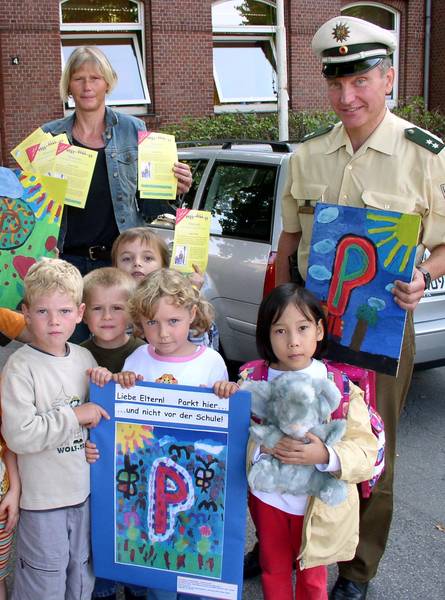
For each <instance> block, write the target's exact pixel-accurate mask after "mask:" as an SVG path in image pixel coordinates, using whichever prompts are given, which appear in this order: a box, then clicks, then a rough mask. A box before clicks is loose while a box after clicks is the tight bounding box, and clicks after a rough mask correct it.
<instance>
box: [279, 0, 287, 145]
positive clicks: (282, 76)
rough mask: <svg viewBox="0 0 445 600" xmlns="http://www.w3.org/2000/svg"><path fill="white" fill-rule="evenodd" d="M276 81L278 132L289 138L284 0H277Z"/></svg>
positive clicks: (281, 138)
mask: <svg viewBox="0 0 445 600" xmlns="http://www.w3.org/2000/svg"><path fill="white" fill-rule="evenodd" d="M277 80H278V81H277V83H278V132H279V139H280V140H288V139H289V119H288V114H289V94H288V93H287V60H286V29H285V27H284V0H277Z"/></svg>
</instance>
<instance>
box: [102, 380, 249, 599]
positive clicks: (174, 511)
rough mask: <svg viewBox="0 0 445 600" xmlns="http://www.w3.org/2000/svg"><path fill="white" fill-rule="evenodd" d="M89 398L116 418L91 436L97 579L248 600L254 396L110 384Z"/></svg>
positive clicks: (152, 385)
mask: <svg viewBox="0 0 445 600" xmlns="http://www.w3.org/2000/svg"><path fill="white" fill-rule="evenodd" d="M91 399H92V401H94V402H97V403H98V404H101V405H102V406H103V407H104V408H105V409H106V410H107V412H108V413H109V414H110V415H112V418H111V420H110V421H106V422H105V421H102V422H101V423H100V425H99V426H98V427H97V428H96V429H95V430H93V431H92V436H91V437H92V440H93V441H94V442H95V443H96V444H97V446H98V448H99V449H100V456H101V458H100V460H99V461H98V462H97V463H96V464H94V465H93V466H92V504H91V505H92V528H93V556H94V569H95V573H96V575H98V576H100V577H105V578H107V579H114V580H117V581H124V582H128V583H134V584H137V585H143V586H146V587H156V588H160V589H165V590H170V591H177V592H184V593H195V594H198V595H202V596H207V597H211V598H226V599H227V600H239V599H241V597H242V565H243V552H244V535H245V519H246V508H247V482H246V475H245V452H246V445H247V438H248V429H249V419H250V395H249V394H248V393H246V392H238V393H237V394H235V395H234V396H232V397H231V398H230V399H220V398H217V397H216V396H215V395H214V394H213V392H212V391H211V390H208V389H206V388H190V387H184V386H171V385H164V384H148V383H139V384H138V385H137V386H135V387H133V388H131V390H125V391H123V390H122V389H121V388H120V386H117V385H115V384H114V383H110V384H108V385H107V386H105V387H104V388H97V387H96V386H94V385H92V386H91Z"/></svg>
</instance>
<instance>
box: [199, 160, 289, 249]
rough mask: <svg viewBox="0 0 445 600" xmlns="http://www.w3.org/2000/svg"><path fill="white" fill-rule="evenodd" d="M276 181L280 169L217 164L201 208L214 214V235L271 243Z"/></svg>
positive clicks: (206, 188)
mask: <svg viewBox="0 0 445 600" xmlns="http://www.w3.org/2000/svg"><path fill="white" fill-rule="evenodd" d="M276 177H277V166H276V165H255V164H249V163H243V164H240V163H227V162H216V163H215V166H214V168H213V171H212V173H211V176H210V177H209V180H208V182H207V184H206V187H205V190H204V194H203V199H202V201H201V206H200V208H201V210H208V211H210V212H211V214H212V221H211V225H210V232H211V233H212V234H217V235H218V234H219V235H223V236H228V237H236V238H242V239H251V240H256V241H262V242H269V241H270V239H271V230H272V221H273V218H272V215H273V206H274V196H275V193H274V191H275V182H276Z"/></svg>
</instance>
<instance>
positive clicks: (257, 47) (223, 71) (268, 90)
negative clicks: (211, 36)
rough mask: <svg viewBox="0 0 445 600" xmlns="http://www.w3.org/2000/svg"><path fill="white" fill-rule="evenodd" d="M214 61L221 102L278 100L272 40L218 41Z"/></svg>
mask: <svg viewBox="0 0 445 600" xmlns="http://www.w3.org/2000/svg"><path fill="white" fill-rule="evenodd" d="M213 64H214V69H215V73H216V82H215V83H216V87H217V89H218V95H219V97H220V100H221V102H243V101H246V102H247V101H263V102H264V101H266V102H267V101H269V102H270V101H272V102H274V101H276V99H277V92H276V90H277V85H276V81H277V74H276V70H275V60H274V57H273V53H272V47H271V44H270V41H269V40H264V41H253V42H249V43H242V42H240V43H236V42H233V43H229V42H227V43H221V42H216V43H215V46H214V48H213Z"/></svg>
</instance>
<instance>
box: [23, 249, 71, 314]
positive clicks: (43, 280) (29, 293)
mask: <svg viewBox="0 0 445 600" xmlns="http://www.w3.org/2000/svg"><path fill="white" fill-rule="evenodd" d="M23 283H24V289H25V292H24V297H23V302H24V304H26V306H29V305H30V304H31V303H32V302H33V301H34V300H35V299H36V298H39V297H41V296H43V295H44V294H51V293H53V292H60V293H62V294H66V295H67V296H69V297H70V298H71V299H72V300H73V302H74V303H75V304H76V306H79V305H80V304H81V302H82V289H83V280H82V275H81V274H80V271H79V269H77V268H76V267H75V266H74V265H72V264H70V263H69V262H66V261H65V260H61V259H60V258H41V259H40V260H39V261H38V262H36V263H34V264H33V265H32V266H31V267H30V269H29V271H28V273H27V274H26V275H25V279H24V281H23Z"/></svg>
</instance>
